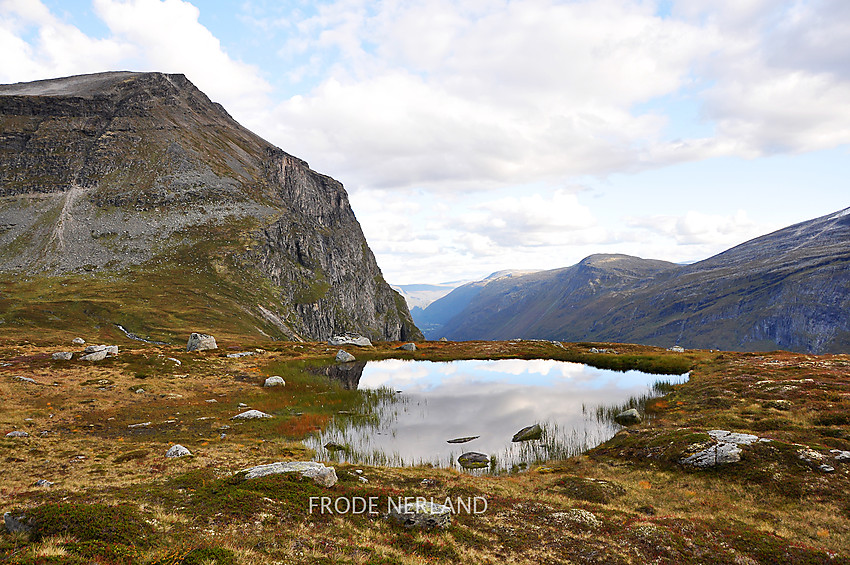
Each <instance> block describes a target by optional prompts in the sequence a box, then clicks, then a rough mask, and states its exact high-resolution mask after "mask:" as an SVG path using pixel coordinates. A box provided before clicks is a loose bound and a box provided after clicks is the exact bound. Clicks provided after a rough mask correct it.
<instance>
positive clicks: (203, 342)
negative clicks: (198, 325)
mask: <svg viewBox="0 0 850 565" xmlns="http://www.w3.org/2000/svg"><path fill="white" fill-rule="evenodd" d="M207 349H218V345H216V343H215V338H214V337H213V336H211V335H207V334H199V333H193V334H192V335H190V336H189V342H188V343H187V344H186V351H205V350H207Z"/></svg>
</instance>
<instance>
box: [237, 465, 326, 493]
mask: <svg viewBox="0 0 850 565" xmlns="http://www.w3.org/2000/svg"><path fill="white" fill-rule="evenodd" d="M245 471H246V474H245V478H246V479H256V478H258V477H265V476H267V475H278V474H281V473H299V474H300V475H301V476H302V477H304V478H307V479H312V480H314V481H315V482H316V484H319V485H321V486H323V487H328V488H330V487H332V486H334V485H335V484H336V482H337V476H336V470H335V469H334V468H333V467H325V466H324V465H323V464H321V463H318V462H316V461H286V462H278V463H269V464H268V465H258V466H256V467H251V468H250V469H246V470H245Z"/></svg>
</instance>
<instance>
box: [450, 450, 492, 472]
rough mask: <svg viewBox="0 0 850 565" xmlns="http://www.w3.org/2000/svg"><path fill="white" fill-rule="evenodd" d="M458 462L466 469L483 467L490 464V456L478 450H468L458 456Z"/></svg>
mask: <svg viewBox="0 0 850 565" xmlns="http://www.w3.org/2000/svg"><path fill="white" fill-rule="evenodd" d="M457 462H458V463H459V464H460V466H461V467H463V468H464V469H483V468H484V467H487V466H489V465H490V458H489V457H487V456H486V455H484V454H483V453H478V452H477V451H468V452H466V453H464V454H463V455H461V456H460V457H458V458H457Z"/></svg>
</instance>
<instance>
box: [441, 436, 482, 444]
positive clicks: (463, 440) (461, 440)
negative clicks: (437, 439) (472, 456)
mask: <svg viewBox="0 0 850 565" xmlns="http://www.w3.org/2000/svg"><path fill="white" fill-rule="evenodd" d="M480 437H481V436H465V437H456V438H454V439H447V440H446V443H466V442H468V441H472V440H474V439H478V438H480Z"/></svg>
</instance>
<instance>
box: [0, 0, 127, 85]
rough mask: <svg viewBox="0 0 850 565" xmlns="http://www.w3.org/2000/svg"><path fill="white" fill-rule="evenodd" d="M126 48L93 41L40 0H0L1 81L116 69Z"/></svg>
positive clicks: (102, 40)
mask: <svg viewBox="0 0 850 565" xmlns="http://www.w3.org/2000/svg"><path fill="white" fill-rule="evenodd" d="M129 52H130V48H129V47H128V46H127V45H126V44H123V43H121V42H119V41H115V40H114V39H111V38H110V39H95V38H92V37H89V36H87V35H86V34H84V33H83V32H81V31H80V30H79V29H77V28H76V27H74V26H72V25H70V24H67V23H65V22H63V21H62V20H61V19H59V18H57V17H56V16H54V15H53V14H52V13H51V12H50V10H49V9H48V8H47V7H46V6H45V5H44V4H43V3H42V2H41V1H40V0H2V1H0V53H2V54H3V64H2V65H0V82H2V83H9V82H26V81H31V80H40V79H46V78H55V77H57V76H69V75H75V74H84V73H91V72H100V71H103V70H110V69H113V68H115V66H116V65H118V64H119V62H120V61H122V60H123V58H124V57H126V56H127V55H128V53H129Z"/></svg>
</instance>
